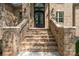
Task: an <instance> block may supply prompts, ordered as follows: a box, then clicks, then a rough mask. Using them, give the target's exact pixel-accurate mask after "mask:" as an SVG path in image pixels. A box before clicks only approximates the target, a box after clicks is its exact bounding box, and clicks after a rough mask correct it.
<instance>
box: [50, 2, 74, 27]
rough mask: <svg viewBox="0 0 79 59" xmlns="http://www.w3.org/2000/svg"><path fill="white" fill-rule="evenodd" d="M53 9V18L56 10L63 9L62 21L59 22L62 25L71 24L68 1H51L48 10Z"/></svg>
mask: <svg viewBox="0 0 79 59" xmlns="http://www.w3.org/2000/svg"><path fill="white" fill-rule="evenodd" d="M52 9H53V14H54V16H53V18H55V14H56V11H64V23H59V24H61V25H64V26H72V15H73V14H72V4H70V3H69V4H68V3H55V4H54V3H52V4H50V11H52ZM51 13H52V12H51Z"/></svg>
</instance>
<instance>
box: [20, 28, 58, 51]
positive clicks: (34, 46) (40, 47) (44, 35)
mask: <svg viewBox="0 0 79 59" xmlns="http://www.w3.org/2000/svg"><path fill="white" fill-rule="evenodd" d="M22 35H23V39H21V41H20V42H21V43H20V47H21V48H20V51H33V52H37V51H39V52H49V51H50V52H52V51H57V44H56V40H55V38H54V36H53V35H52V34H51V32H50V31H49V30H36V29H35V30H29V31H28V32H24V33H23V34H22Z"/></svg>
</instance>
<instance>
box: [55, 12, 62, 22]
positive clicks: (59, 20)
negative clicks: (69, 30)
mask: <svg viewBox="0 0 79 59" xmlns="http://www.w3.org/2000/svg"><path fill="white" fill-rule="evenodd" d="M61 13H62V14H63V16H61V17H60V14H61ZM61 19H63V20H61ZM55 20H56V22H59V23H64V11H56V18H55Z"/></svg>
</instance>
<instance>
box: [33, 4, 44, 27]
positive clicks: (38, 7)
mask: <svg viewBox="0 0 79 59" xmlns="http://www.w3.org/2000/svg"><path fill="white" fill-rule="evenodd" d="M44 9H45V5H44V4H41V3H36V4H34V26H35V27H37V28H43V27H45V15H44V11H45V10H44Z"/></svg>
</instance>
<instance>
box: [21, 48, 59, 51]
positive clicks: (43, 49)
mask: <svg viewBox="0 0 79 59" xmlns="http://www.w3.org/2000/svg"><path fill="white" fill-rule="evenodd" d="M20 50H21V51H24V50H25V51H32V52H36V51H39V52H42V51H43V52H48V51H50V52H55V51H57V49H56V48H54V49H53V48H52V49H45V48H42V49H34V48H32V49H31V48H30V49H26V48H24V49H20Z"/></svg>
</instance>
